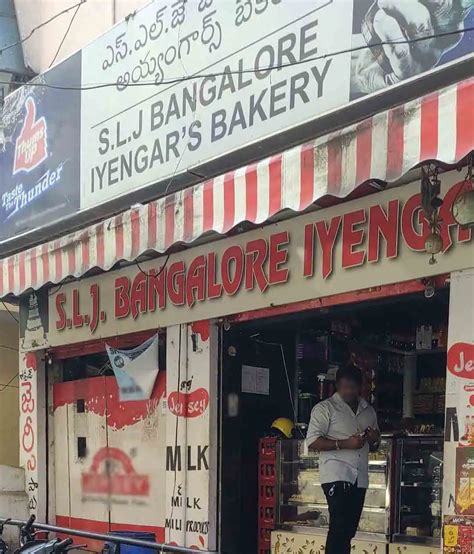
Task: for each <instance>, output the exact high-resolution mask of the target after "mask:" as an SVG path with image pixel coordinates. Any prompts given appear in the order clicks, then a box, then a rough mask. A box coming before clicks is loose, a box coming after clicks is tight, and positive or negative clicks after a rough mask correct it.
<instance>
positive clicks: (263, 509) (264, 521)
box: [259, 506, 276, 528]
mask: <svg viewBox="0 0 474 554" xmlns="http://www.w3.org/2000/svg"><path fill="white" fill-rule="evenodd" d="M275 512H276V510H275V508H274V507H273V506H260V508H259V522H260V525H264V526H268V525H269V526H272V528H273V526H274V525H275Z"/></svg>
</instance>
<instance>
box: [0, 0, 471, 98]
mask: <svg viewBox="0 0 474 554" xmlns="http://www.w3.org/2000/svg"><path fill="white" fill-rule="evenodd" d="M83 1H85V0H83ZM76 6H77V4H76ZM472 31H474V26H473V27H465V28H463V29H457V30H455V31H446V32H441V33H434V34H431V35H424V36H421V37H415V38H400V39H397V40H393V41H390V40H385V41H379V42H375V43H372V44H370V45H368V44H364V45H361V46H356V47H354V48H346V49H344V50H336V51H334V52H330V53H327V54H321V55H319V56H314V57H311V58H306V59H304V60H296V61H291V62H287V63H282V64H277V65H272V66H266V67H258V68H257V70H258V71H259V72H265V71H276V70H280V69H285V68H287V67H293V66H298V65H301V64H306V63H310V62H314V61H318V60H324V59H326V58H330V57H335V56H340V55H343V54H352V53H354V52H358V51H361V50H368V49H372V48H377V47H380V46H382V47H383V46H395V45H397V44H414V43H417V42H421V41H425V40H432V39H435V38H442V37H448V36H453V35H459V34H461V33H468V32H472ZM0 53H1V51H0ZM247 73H252V74H255V73H256V69H255V68H252V69H238V70H230V71H225V72H224V71H220V72H215V73H202V74H201V73H195V74H193V75H187V76H183V77H177V78H173V79H168V80H163V81H161V82H159V83H156V82H155V81H141V82H138V83H128V84H127V87H143V86H155V87H156V86H160V85H174V84H178V83H183V82H186V81H191V80H194V79H209V78H214V77H222V76H224V75H245V74H247ZM0 84H4V85H18V86H28V87H39V88H50V89H56V90H70V91H88V90H97V89H104V88H110V87H115V86H116V84H117V83H115V82H104V83H95V84H89V85H87V84H86V85H77V86H74V85H59V84H58V85H55V84H52V83H40V82H34V81H28V82H27V83H25V82H23V81H0Z"/></svg>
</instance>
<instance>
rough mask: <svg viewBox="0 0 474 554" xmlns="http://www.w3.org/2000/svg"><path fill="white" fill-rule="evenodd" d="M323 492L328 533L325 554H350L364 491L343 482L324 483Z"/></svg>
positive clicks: (362, 503)
mask: <svg viewBox="0 0 474 554" xmlns="http://www.w3.org/2000/svg"><path fill="white" fill-rule="evenodd" d="M323 491H324V494H325V495H326V499H327V502H328V507H329V531H328V537H327V541H326V550H325V554H350V551H351V540H352V539H353V538H354V535H355V534H356V531H357V527H358V526H359V520H360V516H361V513H362V507H363V505H364V500H365V489H359V488H358V487H357V483H356V484H355V485H352V484H351V483H346V482H345V481H336V482H334V483H325V484H324V485H323Z"/></svg>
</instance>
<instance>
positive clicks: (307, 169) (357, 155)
mask: <svg viewBox="0 0 474 554" xmlns="http://www.w3.org/2000/svg"><path fill="white" fill-rule="evenodd" d="M473 118H474V79H468V80H466V81H463V82H461V83H457V84H455V85H452V86H450V87H447V88H445V89H442V90H439V91H437V92H435V93H432V94H429V95H427V96H424V97H421V98H419V99H417V100H414V101H410V102H408V103H406V104H403V105H401V106H397V107H395V108H392V109H390V110H387V111H384V112H381V113H378V114H376V115H374V116H373V117H371V118H369V119H366V120H364V121H362V122H360V123H357V124H355V125H351V126H349V127H346V128H344V129H342V130H340V131H338V132H335V133H331V134H329V135H326V136H323V137H320V138H318V139H316V140H314V141H312V142H309V143H306V144H303V145H301V146H298V147H295V148H291V149H290V150H287V151H285V152H283V153H281V154H278V155H275V156H271V157H270V158H267V159H264V160H262V161H260V162H258V163H255V164H251V165H248V166H245V167H242V168H239V169H237V170H235V171H231V172H229V173H226V174H224V175H220V176H219V177H216V178H214V179H211V180H208V181H206V182H203V183H200V184H198V185H195V186H193V187H191V188H188V189H185V190H183V191H180V192H176V193H174V194H170V195H169V196H166V197H164V198H161V199H159V200H156V201H154V202H151V203H150V204H147V205H146V206H142V207H140V208H136V209H130V210H128V211H126V212H124V213H122V214H120V215H117V216H114V217H112V218H109V219H106V220H104V221H102V222H101V223H98V224H95V225H92V226H90V227H88V228H87V229H83V230H81V231H77V232H75V233H71V234H69V235H65V236H63V237H61V238H59V239H57V240H53V241H50V242H47V243H45V244H42V245H40V246H36V247H34V248H31V249H29V250H26V251H24V252H20V253H18V254H15V255H13V256H11V257H8V258H5V259H3V260H0V298H2V297H5V296H6V295H8V294H15V295H19V294H21V293H22V292H23V291H25V290H27V289H29V288H34V289H38V288H39V287H41V286H42V285H44V284H45V283H48V282H51V283H59V282H61V281H62V280H63V279H65V278H66V277H68V276H74V277H80V276H81V275H84V274H85V273H86V272H87V271H89V270H90V269H92V268H94V267H99V268H101V269H103V270H108V269H110V268H111V267H113V266H114V265H115V263H117V262H118V261H119V260H128V261H132V260H134V259H135V258H137V257H138V256H139V255H140V254H142V253H144V252H146V251H149V250H152V251H155V252H165V251H166V250H167V249H168V248H169V247H170V246H172V245H173V244H176V243H179V242H182V243H190V242H192V241H193V240H195V239H197V238H198V237H200V236H201V235H203V234H204V233H208V232H215V233H219V234H224V233H226V232H228V231H229V230H231V229H232V228H233V227H234V226H236V225H238V224H239V223H241V222H243V221H249V222H252V223H263V222H265V221H267V220H268V219H269V218H271V217H272V216H274V215H275V214H277V213H278V212H280V211H281V210H285V209H290V210H294V211H295V212H300V211H302V210H304V209H305V208H307V207H308V206H309V205H310V204H313V203H315V202H316V203H317V201H318V200H320V199H321V198H323V197H325V196H332V197H336V198H343V197H345V196H347V195H348V194H350V193H351V192H353V191H354V190H355V189H356V188H357V187H358V186H359V185H361V184H363V183H364V182H366V181H368V180H371V179H379V180H381V181H387V182H392V181H395V180H397V179H399V178H400V177H401V176H402V175H403V174H405V173H406V172H407V171H409V170H410V169H412V168H414V167H415V166H417V165H419V164H420V163H421V162H423V161H428V160H437V161H439V162H443V163H445V164H455V163H457V162H458V161H460V160H461V159H463V158H464V157H465V156H466V155H467V154H468V153H469V152H471V151H472V150H474V127H473V125H472V122H473Z"/></svg>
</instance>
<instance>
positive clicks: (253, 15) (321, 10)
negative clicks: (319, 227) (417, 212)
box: [81, 0, 352, 209]
mask: <svg viewBox="0 0 474 554" xmlns="http://www.w3.org/2000/svg"><path fill="white" fill-rule="evenodd" d="M254 4H255V5H254V8H253V9H252V8H251V2H246V3H245V2H241V3H238V2H231V1H227V0H224V1H222V0H221V1H220V2H216V0H200V1H190V2H188V3H187V4H186V3H185V2H184V1H173V0H170V1H168V2H154V3H152V4H151V5H150V6H148V7H147V8H146V9H144V10H142V11H140V12H138V13H137V14H136V16H135V17H134V18H133V19H131V20H130V21H128V22H125V23H123V24H122V25H119V26H117V27H116V28H115V29H114V30H113V31H112V32H109V33H107V34H106V35H104V36H103V37H102V38H100V39H99V40H97V41H95V42H94V43H93V44H91V45H90V46H88V47H87V48H86V49H85V50H84V51H83V62H82V82H83V83H84V84H87V83H97V82H103V81H106V82H116V83H117V86H116V87H113V88H111V89H107V92H103V93H102V94H101V96H102V97H103V99H104V101H100V102H98V92H97V90H90V91H85V92H84V93H83V95H82V137H81V139H82V140H81V151H82V162H81V173H82V176H83V178H82V191H81V208H82V209H85V208H89V207H92V206H95V205H97V204H100V203H102V202H105V201H107V200H109V199H111V198H114V197H116V196H119V195H122V194H125V193H127V192H130V191H131V190H132V189H136V188H138V187H142V186H144V185H147V184H152V183H155V182H157V181H160V180H162V179H165V178H168V177H169V178H171V177H172V176H173V175H174V174H175V173H177V172H180V169H182V168H189V167H193V166H195V165H198V164H200V163H202V162H204V161H208V160H210V159H212V158H215V157H218V156H221V155H222V154H225V153H226V152H230V151H232V150H234V149H236V148H238V147H241V146H242V145H244V144H246V143H249V142H254V141H256V140H259V139H262V138H264V137H266V136H268V135H271V134H274V133H276V132H280V131H282V130H283V129H285V128H288V127H291V126H294V125H296V124H298V123H302V122H304V121H307V120H308V119H310V117H311V116H312V115H314V114H317V113H322V112H325V111H327V110H330V109H331V108H334V107H336V106H339V105H341V104H343V103H345V102H347V101H348V99H349V88H350V70H349V68H350V54H349V53H348V54H345V55H340V56H329V57H328V58H323V59H318V60H314V61H312V59H313V58H315V57H316V56H321V55H324V54H327V53H331V52H334V51H336V50H340V49H345V48H350V45H351V39H352V17H351V11H352V2H345V1H343V2H341V1H338V2H333V1H331V0H329V1H328V0H316V1H314V0H312V1H307V0H305V1H295V0H292V1H291V2H289V1H282V0H268V1H267V2H254ZM335 22H337V32H335V30H336V28H335ZM296 62H298V63H296ZM300 62H302V63H300ZM273 66H281V69H279V70H273V71H271V70H269V69H268V68H269V67H273ZM190 76H195V78H192V79H189V80H188V79H186V80H182V77H185V78H186V77H190ZM146 82H148V83H150V82H152V83H156V86H136V85H139V84H144V83H146Z"/></svg>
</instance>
